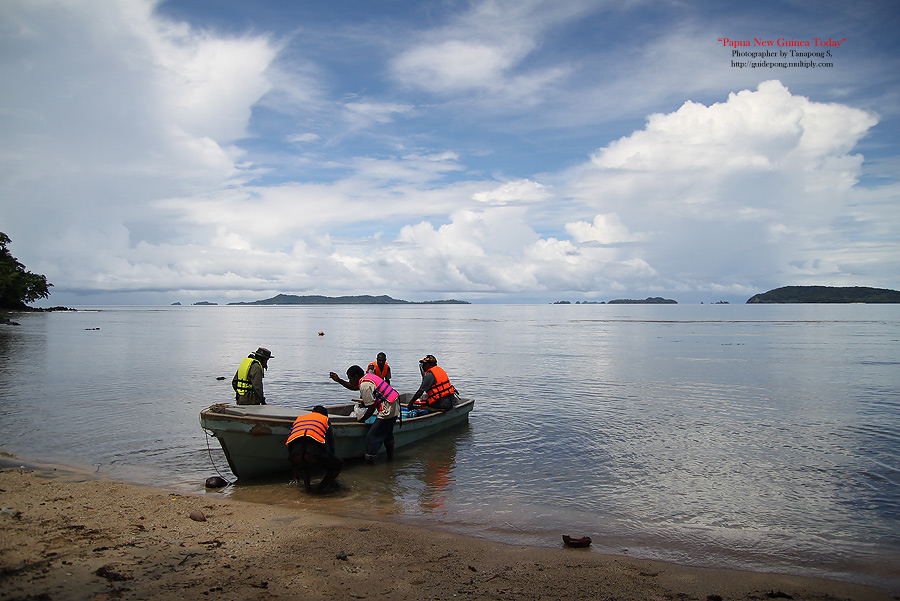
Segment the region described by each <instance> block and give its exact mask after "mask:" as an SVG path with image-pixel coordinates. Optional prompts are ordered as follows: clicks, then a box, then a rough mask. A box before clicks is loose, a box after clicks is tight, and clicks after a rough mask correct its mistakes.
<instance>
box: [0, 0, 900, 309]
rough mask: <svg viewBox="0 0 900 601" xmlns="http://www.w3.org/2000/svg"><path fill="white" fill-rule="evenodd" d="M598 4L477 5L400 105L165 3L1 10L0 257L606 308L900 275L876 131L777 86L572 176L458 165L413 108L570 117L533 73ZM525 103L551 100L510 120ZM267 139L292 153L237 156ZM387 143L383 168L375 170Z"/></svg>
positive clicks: (80, 273) (300, 286)
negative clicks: (867, 155)
mask: <svg viewBox="0 0 900 601" xmlns="http://www.w3.org/2000/svg"><path fill="white" fill-rule="evenodd" d="M592 4H596V3H591V2H587V3H580V2H573V3H542V2H528V1H524V2H518V3H505V2H483V3H476V4H473V5H471V10H468V11H467V12H465V13H464V14H463V15H462V16H460V17H459V18H457V19H455V20H451V22H450V24H449V25H446V26H443V27H440V28H438V29H436V30H433V31H424V32H422V33H421V35H419V36H417V37H415V40H414V42H413V43H411V44H409V45H406V46H402V47H401V49H400V50H399V51H398V54H397V56H396V57H395V58H394V60H393V61H391V62H390V64H388V65H386V68H387V69H389V70H390V75H391V76H392V77H395V78H398V79H399V80H400V81H401V82H402V83H404V84H405V86H406V87H405V88H403V89H391V90H390V91H389V92H387V93H383V94H379V93H377V92H375V91H374V90H365V91H360V90H350V91H348V90H343V89H341V90H337V89H335V90H329V89H328V85H325V84H324V83H323V81H328V82H329V85H334V84H333V81H332V80H329V78H328V77H326V76H323V75H322V72H323V71H325V64H326V62H325V61H323V62H321V63H318V64H317V63H314V62H313V60H314V55H313V54H310V56H308V57H296V56H294V57H292V60H293V61H294V64H296V65H299V69H298V70H297V71H296V72H294V71H291V69H290V68H289V65H288V64H287V62H281V60H280V58H279V55H278V52H279V50H280V49H281V47H280V46H279V45H278V44H277V43H275V42H273V41H272V38H271V37H270V36H267V35H253V36H225V35H219V34H215V33H212V32H204V31H200V30H198V29H195V28H192V27H190V26H188V25H186V24H184V23H175V22H170V21H167V20H164V19H162V18H161V17H159V15H157V14H156V13H155V12H154V7H155V6H156V5H155V4H154V3H152V2H149V1H143V0H116V1H113V0H97V1H96V2H90V3H70V2H62V1H59V2H53V1H49V0H47V1H42V2H31V1H26V0H9V1H8V2H5V3H3V4H2V6H0V27H2V30H0V33H2V34H3V36H4V39H5V40H7V41H8V42H7V44H8V47H9V49H10V51H9V52H7V53H4V54H2V55H0V75H2V76H3V77H4V79H5V81H8V82H12V83H11V85H8V86H4V87H3V88H2V90H0V99H2V104H0V106H2V113H0V128H2V129H0V134H2V135H0V194H2V195H3V197H4V198H8V199H16V202H5V203H3V205H2V206H0V220H2V223H3V226H2V227H3V228H6V229H4V230H3V231H6V233H8V234H9V235H10V236H11V237H12V238H13V241H14V249H15V251H16V254H17V256H19V258H20V259H21V260H23V261H24V262H25V263H26V264H27V265H28V267H29V268H30V269H33V270H35V271H38V272H41V273H45V274H47V275H48V277H49V279H50V281H51V282H54V283H55V284H56V287H55V288H54V293H58V292H60V291H63V290H69V291H75V290H97V291H107V290H160V291H174V290H178V291H194V292H192V294H201V293H202V294H204V295H206V293H207V292H208V293H209V294H218V295H220V296H221V297H228V298H235V297H241V298H247V297H250V298H253V297H256V298H259V297H260V296H261V295H262V294H264V293H274V292H296V293H301V292H304V291H306V292H309V293H323V294H329V293H331V294H335V293H346V294H352V293H359V292H360V291H366V292H371V291H374V290H377V291H379V292H382V291H383V292H384V293H391V294H393V295H395V296H400V297H405V298H410V297H413V298H416V297H418V298H422V297H425V298H428V297H434V296H436V295H437V294H438V293H441V295H448V296H449V295H452V296H457V297H460V296H462V297H464V296H465V295H466V294H473V295H485V296H488V295H494V294H501V295H502V294H509V295H517V294H521V295H525V296H532V297H534V296H537V295H540V294H548V295H549V294H552V295H554V296H557V295H562V294H564V293H565V292H567V291H572V292H575V293H578V294H582V295H583V297H584V298H588V297H591V298H596V297H600V298H603V297H604V296H609V295H611V294H612V293H613V292H614V291H615V292H621V293H622V294H635V295H637V294H640V293H641V292H642V291H647V292H650V291H653V292H654V293H656V292H657V291H661V290H677V291H698V292H703V293H705V292H709V293H716V294H726V293H730V294H744V293H745V292H748V291H749V292H758V291H759V290H758V288H759V287H760V286H761V285H765V284H768V283H772V284H773V285H782V284H785V283H801V282H804V283H805V282H808V283H835V284H837V283H842V282H852V283H854V284H860V285H879V284H880V285H889V284H890V282H872V281H870V274H878V273H888V272H889V271H892V272H893V273H900V265H898V258H897V257H898V256H900V252H898V251H900V248H898V240H897V234H896V232H897V231H898V230H900V223H898V217H897V212H896V210H895V209H896V199H897V198H898V195H900V191H898V190H897V187H896V185H895V184H891V185H886V186H882V187H868V188H861V187H860V185H859V184H858V180H859V179H860V176H861V174H862V173H863V160H862V157H861V156H860V155H858V154H855V153H856V152H857V151H856V150H854V149H855V148H857V147H858V144H859V142H860V140H861V139H862V138H863V137H864V136H865V135H866V133H867V132H868V131H869V130H870V129H871V128H873V127H874V126H875V124H876V122H877V120H876V117H875V116H874V115H872V114H870V113H868V112H865V111H861V110H858V109H855V108H852V107H850V106H847V105H844V104H827V103H821V102H816V101H815V100H814V99H810V98H807V97H804V96H800V95H796V94H792V93H791V92H790V91H789V90H788V89H787V88H786V87H785V86H784V85H782V84H781V83H779V82H775V81H771V82H764V83H762V84H760V85H759V87H758V88H757V89H756V90H743V91H738V92H734V93H731V94H729V95H727V98H726V99H724V100H723V101H722V102H719V103H716V104H711V105H708V106H707V105H704V104H702V103H700V102H695V101H687V102H684V104H683V105H681V106H680V108H677V109H675V107H676V106H677V104H676V105H673V106H672V109H675V110H671V112H667V113H657V114H653V115H651V116H650V117H649V118H648V120H647V123H646V125H645V127H643V128H641V129H640V130H638V131H635V132H632V133H631V134H629V135H626V136H624V137H621V138H620V139H618V140H616V141H614V142H607V141H606V140H605V139H603V138H599V139H597V141H596V146H597V147H599V148H598V149H597V151H596V152H595V153H594V154H593V155H592V156H591V157H589V158H585V159H584V160H583V162H582V163H581V164H580V165H577V166H575V167H573V168H570V169H566V170H562V171H559V172H557V173H541V174H540V175H538V174H515V175H512V176H510V177H505V176H499V175H493V176H490V175H485V172H487V171H488V170H487V169H485V170H484V171H478V170H476V169H475V168H473V167H472V165H471V163H473V162H474V161H473V160H472V155H473V154H474V152H475V151H476V150H477V149H481V148H485V147H486V148H488V149H489V150H493V151H495V152H498V153H499V152H501V151H500V150H499V149H500V148H502V144H500V143H497V144H496V146H494V147H492V146H491V143H492V141H491V139H490V135H489V132H486V133H485V134H484V136H483V138H484V140H482V139H480V138H479V139H478V141H477V143H472V142H470V141H468V140H465V141H463V142H460V139H462V135H461V136H460V137H459V138H458V137H456V132H455V130H454V129H453V128H452V127H447V123H446V121H448V116H449V117H450V118H451V119H452V117H454V116H456V115H454V114H453V113H452V112H444V111H446V106H444V107H441V109H440V110H438V112H436V113H431V111H434V110H435V107H434V106H431V105H428V104H427V102H423V99H422V97H421V96H418V94H419V93H420V91H423V90H424V91H425V92H432V93H439V94H450V95H457V94H460V95H462V96H461V97H463V96H465V97H467V98H469V99H471V98H477V99H480V98H482V97H483V96H491V97H493V98H494V99H495V101H496V104H495V105H494V106H495V107H496V108H497V110H508V111H509V112H511V113H516V111H521V110H525V108H527V102H532V101H533V102H540V99H541V98H543V97H544V96H543V94H545V93H559V94H561V95H564V94H566V93H567V92H568V88H560V89H559V90H553V91H552V92H551V91H548V90H549V88H552V83H551V82H559V81H563V76H564V75H565V73H567V72H568V71H567V69H568V66H566V65H563V66H560V65H556V66H553V65H551V62H543V61H542V62H540V63H538V62H532V61H531V58H532V57H533V56H534V55H535V53H536V52H538V51H539V50H540V47H541V42H542V39H543V36H545V35H546V31H547V28H549V27H552V26H553V25H554V24H559V23H562V22H566V20H567V19H571V18H572V16H573V15H574V14H577V13H578V11H584V10H591V8H590V6H591V5H592ZM563 5H564V6H563ZM545 17H546V18H545ZM648 60H649V59H648ZM574 62H575V61H569V63H567V65H572V64H574ZM642 64H644V65H645V67H646V68H647V69H648V70H649V71H653V70H652V69H651V68H650V67H649V66H647V65H648V63H646V62H644V63H642ZM667 64H669V63H667ZM382 75H383V72H382V73H373V74H370V76H371V78H372V79H371V80H369V82H368V83H372V82H374V81H375V80H376V79H377V78H378V77H380V76H382ZM666 76H667V77H670V76H671V74H668V75H666ZM617 81H620V83H621V81H622V80H617ZM335 87H338V86H335ZM412 88H414V91H413V92H412V93H411V94H410V97H415V101H413V100H409V101H407V97H406V96H404V95H403V92H404V91H405V92H409V90H410V89H412ZM623 89H624V88H623ZM623 89H619V88H617V90H618V91H617V92H616V94H615V96H616V101H617V102H627V101H628V98H629V95H628V94H626V93H625V92H624V91H623ZM735 89H739V88H735ZM523 94H524V95H525V96H529V95H534V96H535V98H524V97H521V98H520V100H522V102H517V103H510V102H502V101H501V100H509V99H511V98H515V97H516V96H517V95H523ZM719 97H722V98H725V97H726V94H725V93H724V92H723V93H721V96H719ZM347 98H356V99H357V100H354V101H352V102H348V101H347V100H346V99H347ZM526 101H527V102H526ZM681 102H683V100H680V101H679V104H680V103H681ZM463 104H465V103H463ZM466 106H467V109H468V108H471V106H472V104H467V105H466ZM599 106H600V107H601V109H602V107H604V106H607V105H599ZM601 109H598V108H597V107H596V106H593V107H592V110H594V111H600V110H601ZM266 111H268V112H266ZM259 112H265V117H266V118H265V119H262V120H260V121H257V122H255V121H254V116H255V115H258V114H259ZM275 113H278V116H277V118H282V117H283V118H284V119H285V121H284V122H281V123H287V126H285V127H283V128H280V129H279V128H278V127H275V126H273V123H276V121H275V119H276V116H275ZM285 115H286V116H285ZM439 121H440V123H438V122H439ZM261 123H262V124H263V125H265V126H267V127H270V128H271V129H273V130H278V133H277V135H275V136H272V138H271V140H269V139H266V140H254V143H255V144H247V143H246V141H245V140H244V139H243V138H244V137H245V136H248V135H255V134H256V133H257V132H258V131H259V129H260V128H262V125H261ZM451 125H454V126H455V123H453V122H451ZM376 126H377V128H376ZM376 129H377V130H378V131H379V132H381V131H384V132H387V133H385V135H386V136H390V139H389V142H388V143H385V144H383V145H380V146H375V145H373V146H366V147H365V148H361V147H360V146H362V145H363V144H365V143H366V142H368V141H370V140H371V139H372V138H373V137H375V134H374V133H373V132H374V131H375V130H376ZM335 130H338V131H340V132H342V133H343V136H344V137H343V138H341V136H340V135H337V136H335V135H332V134H333V133H334V131H335ZM289 132H290V133H289ZM464 135H468V134H464ZM585 135H587V134H585ZM353 136H356V137H353ZM269 142H271V144H270V145H269V146H271V147H274V146H279V147H281V146H284V143H289V144H292V145H295V146H297V147H300V148H304V147H305V146H307V145H313V144H315V146H316V152H317V153H320V154H318V155H316V157H315V159H316V161H318V162H314V161H313V158H311V155H305V156H302V157H299V158H298V156H297V155H298V154H300V153H299V152H298V150H297V148H296V147H295V148H292V149H291V154H288V153H283V154H279V155H277V156H275V154H274V153H275V152H276V151H270V150H269V148H268V147H267V148H266V149H265V150H264V151H259V147H260V146H266V145H267V143H269ZM358 142H360V143H361V144H357V143H358ZM512 142H513V143H515V140H513V141H512ZM504 143H506V142H504ZM342 145H343V147H344V148H341V149H340V151H337V150H334V149H335V148H337V147H339V146H342ZM346 147H349V148H350V149H351V150H350V151H349V152H348V151H346V150H345V148H346ZM473 147H475V148H476V150H473ZM385 148H388V149H389V150H385ZM463 148H464V149H465V150H461V149H463ZM529 148H530V147H529ZM269 153H272V154H269ZM326 153H329V154H326ZM517 156H523V154H519V155H517ZM514 158H515V157H510V158H509V161H508V163H512V162H513V161H514ZM261 159H262V160H265V159H269V162H265V163H263V162H259V163H258V164H257V163H256V161H260V160H261ZM303 160H305V161H306V162H302V161H303ZM568 160H569V162H570V163H571V160H572V159H568ZM287 164H289V165H290V167H285V166H284V165H287ZM316 169H318V170H316ZM882 169H883V171H889V170H887V169H884V168H882ZM498 170H499V169H498ZM523 170H524V169H523ZM323 172H324V174H323ZM262 175H268V176H271V179H265V178H263V177H261V176H262ZM888 175H890V174H888ZM891 177H892V176H891ZM891 181H894V180H891ZM7 230H8V231H7ZM886 265H887V266H892V267H891V268H890V269H886V268H885V266H886ZM823 279H824V280H827V281H823ZM771 287H774V286H771ZM754 288H756V289H754ZM163 293H164V292H163ZM512 298H515V297H514V296H513V297H512ZM63 302H65V301H63Z"/></svg>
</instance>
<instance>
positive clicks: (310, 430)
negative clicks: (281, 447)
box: [285, 405, 344, 493]
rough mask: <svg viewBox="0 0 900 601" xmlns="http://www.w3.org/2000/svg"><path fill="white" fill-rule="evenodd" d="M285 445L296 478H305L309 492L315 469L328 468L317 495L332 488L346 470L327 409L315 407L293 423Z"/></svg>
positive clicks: (317, 489) (304, 483) (304, 481)
mask: <svg viewBox="0 0 900 601" xmlns="http://www.w3.org/2000/svg"><path fill="white" fill-rule="evenodd" d="M285 444H287V448H288V458H289V459H290V461H291V468H292V469H293V471H294V479H295V480H297V482H298V483H299V482H300V477H301V476H302V478H303V485H304V486H305V488H306V492H312V489H311V488H310V485H309V475H310V468H311V467H312V466H314V465H321V466H322V467H323V468H324V469H325V476H324V477H323V478H322V481H321V482H319V486H318V487H316V492H318V493H321V492H323V491H325V490H326V489H327V488H328V487H329V486H331V484H332V483H334V481H335V479H336V478H337V476H338V474H340V473H341V468H343V467H344V460H343V459H341V458H340V457H338V456H337V455H336V454H335V452H334V433H333V432H332V431H331V426H330V425H329V423H328V410H327V409H325V407H323V406H322V405H316V407H315V408H314V409H313V411H312V413H307V414H306V415H301V416H300V417H298V418H297V419H296V420H294V425H293V427H292V428H291V433H290V435H289V436H288V439H287V442H286V443H285Z"/></svg>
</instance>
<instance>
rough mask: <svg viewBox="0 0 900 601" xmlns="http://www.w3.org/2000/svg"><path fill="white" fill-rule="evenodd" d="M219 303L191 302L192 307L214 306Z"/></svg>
mask: <svg viewBox="0 0 900 601" xmlns="http://www.w3.org/2000/svg"><path fill="white" fill-rule="evenodd" d="M218 304H219V303H211V302H209V301H200V302H198V303H192V305H193V306H194V307H215V306H216V305H218Z"/></svg>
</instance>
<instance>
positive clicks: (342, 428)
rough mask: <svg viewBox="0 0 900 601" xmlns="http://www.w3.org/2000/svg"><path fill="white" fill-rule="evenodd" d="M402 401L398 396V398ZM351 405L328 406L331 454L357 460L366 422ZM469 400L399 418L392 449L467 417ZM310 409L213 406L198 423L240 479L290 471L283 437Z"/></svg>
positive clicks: (470, 406)
mask: <svg viewBox="0 0 900 601" xmlns="http://www.w3.org/2000/svg"><path fill="white" fill-rule="evenodd" d="M401 402H402V400H401ZM355 406H356V404H355V403H348V404H344V405H334V406H331V407H328V408H327V409H328V419H329V421H330V423H331V428H332V431H333V432H334V446H335V452H336V453H337V454H338V456H340V457H341V458H342V459H356V458H362V457H363V456H364V455H365V450H366V434H367V433H368V431H369V427H370V424H360V423H358V422H357V421H356V418H354V417H351V415H350V413H351V411H353V408H354V407H355ZM474 406H475V400H474V399H459V402H458V403H457V404H456V406H454V407H453V409H451V410H450V411H447V412H443V413H441V412H435V413H428V414H426V415H419V416H416V417H407V418H403V426H402V427H400V426H399V425H397V426H395V427H394V448H395V449H400V448H402V447H405V446H408V445H411V444H413V443H415V442H417V441H419V440H422V439H423V438H428V437H430V436H433V435H435V434H436V433H438V432H441V431H443V430H446V429H448V428H451V427H453V426H456V425H458V424H464V423H467V422H468V421H469V413H470V412H471V411H472V409H473V407H474ZM309 411H310V410H309V409H296V408H293V407H280V406H278V405H222V404H217V405H212V406H211V407H209V408H208V409H204V410H203V411H201V412H200V426H201V427H202V428H203V429H204V430H206V432H207V433H208V434H209V435H210V436H213V437H215V438H216V439H217V440H218V441H219V444H220V445H222V450H223V451H224V452H225V457H226V459H228V466H229V467H230V468H231V472H232V473H233V474H234V475H235V476H237V477H238V478H239V479H250V478H259V477H263V476H271V475H275V474H280V473H290V471H291V464H290V462H288V458H287V447H286V446H285V441H286V440H287V437H288V434H289V433H290V431H291V426H293V425H294V420H295V419H297V417H298V416H300V415H304V414H306V413H309Z"/></svg>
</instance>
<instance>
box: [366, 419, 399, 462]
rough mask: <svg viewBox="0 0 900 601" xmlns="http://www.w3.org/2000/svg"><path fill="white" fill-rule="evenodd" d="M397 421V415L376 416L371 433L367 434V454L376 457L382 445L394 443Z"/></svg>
mask: <svg viewBox="0 0 900 601" xmlns="http://www.w3.org/2000/svg"><path fill="white" fill-rule="evenodd" d="M396 422H397V418H396V417H391V418H388V419H381V418H380V417H379V418H376V419H375V422H374V423H373V424H372V427H371V428H369V433H368V434H366V456H367V457H374V456H375V455H377V454H378V451H379V450H381V445H385V446H388V445H393V444H394V424H395V423H396Z"/></svg>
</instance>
